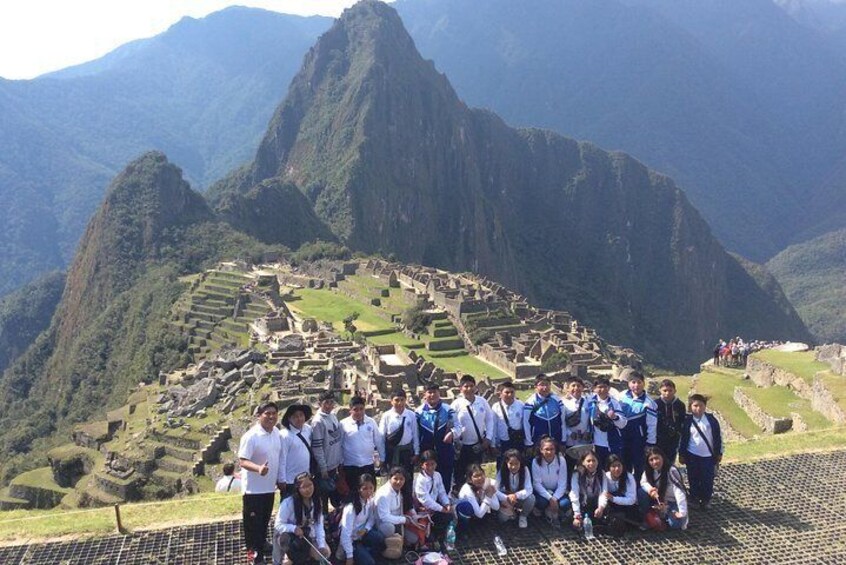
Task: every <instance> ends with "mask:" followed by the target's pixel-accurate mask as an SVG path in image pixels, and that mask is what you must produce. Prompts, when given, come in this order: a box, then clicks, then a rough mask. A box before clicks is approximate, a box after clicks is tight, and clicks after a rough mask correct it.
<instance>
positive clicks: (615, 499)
mask: <svg viewBox="0 0 846 565" xmlns="http://www.w3.org/2000/svg"><path fill="white" fill-rule="evenodd" d="M607 468H608V471H606V472H605V481H604V485H603V490H602V495H601V496H600V497H599V507H598V509H597V512H596V515H597V516H598V518H599V520H600V522H599V524H600V526H607V527H608V530H609V533H611V534H613V535H622V534H623V532H625V531H626V529H627V527H628V526H629V525H639V524H640V514H639V512H638V506H637V483H636V482H635V478H634V475H632V474H631V473H629V472H627V471H626V468H625V466H624V465H623V460H622V459H620V457H619V456H617V455H614V454H611V455H609V456H608V463H607Z"/></svg>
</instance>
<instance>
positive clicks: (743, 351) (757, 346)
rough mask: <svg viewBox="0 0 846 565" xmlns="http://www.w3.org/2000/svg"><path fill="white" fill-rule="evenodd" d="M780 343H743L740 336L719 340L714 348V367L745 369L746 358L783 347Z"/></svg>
mask: <svg viewBox="0 0 846 565" xmlns="http://www.w3.org/2000/svg"><path fill="white" fill-rule="evenodd" d="M783 344H784V342H782V341H760V340H755V341H743V338H742V337H740V336H737V337H735V338H734V339H730V340H728V341H726V340H724V339H720V340H719V341H717V344H716V345H715V346H714V365H718V366H723V367H745V366H746V360H747V358H748V357H749V356H750V355H751V354H752V353H755V352H756V351H761V350H762V349H771V348H773V347H778V346H779V345H783Z"/></svg>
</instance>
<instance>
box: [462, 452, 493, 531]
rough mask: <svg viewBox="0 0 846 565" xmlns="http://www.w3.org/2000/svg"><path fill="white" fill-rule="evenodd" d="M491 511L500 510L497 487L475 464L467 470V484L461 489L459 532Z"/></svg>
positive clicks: (479, 466)
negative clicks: (474, 519)
mask: <svg viewBox="0 0 846 565" xmlns="http://www.w3.org/2000/svg"><path fill="white" fill-rule="evenodd" d="M491 510H499V497H497V494H496V487H495V486H494V485H493V484H492V483H491V482H490V481H488V478H487V477H486V476H485V470H484V469H482V466H481V465H478V464H477V463H473V464H472V465H470V466H469V467H468V468H467V482H466V483H465V484H464V486H462V487H461V490H460V491H459V493H458V502H456V504H455V515H456V516H457V517H458V528H459V530H462V531H464V530H466V529H467V527H468V526H469V525H470V521H471V520H473V518H477V519H481V518H484V517H485V516H487V515H488V513H489V512H490V511H491Z"/></svg>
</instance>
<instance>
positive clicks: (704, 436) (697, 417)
mask: <svg viewBox="0 0 846 565" xmlns="http://www.w3.org/2000/svg"><path fill="white" fill-rule="evenodd" d="M688 403H689V405H690V414H688V416H687V418H686V419H685V421H684V425H683V426H682V431H681V448H680V451H679V462H680V463H682V464H683V465H686V466H687V480H688V483H690V497H691V498H692V499H693V500H695V501H696V502H698V503H699V505H700V506H701V507H702V508H710V507H711V497H712V496H713V495H714V479H715V477H716V474H717V466H718V465H719V464H720V462H721V461H722V460H723V438H722V432H721V431H720V422H719V421H718V420H717V418H715V417H714V416H713V415H712V414H708V413H707V412H705V408H706V406H707V400H706V399H705V397H704V396H702V395H701V394H692V395H691V396H690V399H689V400H688Z"/></svg>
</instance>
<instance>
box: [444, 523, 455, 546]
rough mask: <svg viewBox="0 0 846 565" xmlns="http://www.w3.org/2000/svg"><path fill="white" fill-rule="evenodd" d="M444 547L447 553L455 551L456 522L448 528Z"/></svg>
mask: <svg viewBox="0 0 846 565" xmlns="http://www.w3.org/2000/svg"><path fill="white" fill-rule="evenodd" d="M444 545H445V546H446V550H447V551H454V550H455V520H453V521H452V522H450V523H449V526H447V531H446V537H445V538H444Z"/></svg>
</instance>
